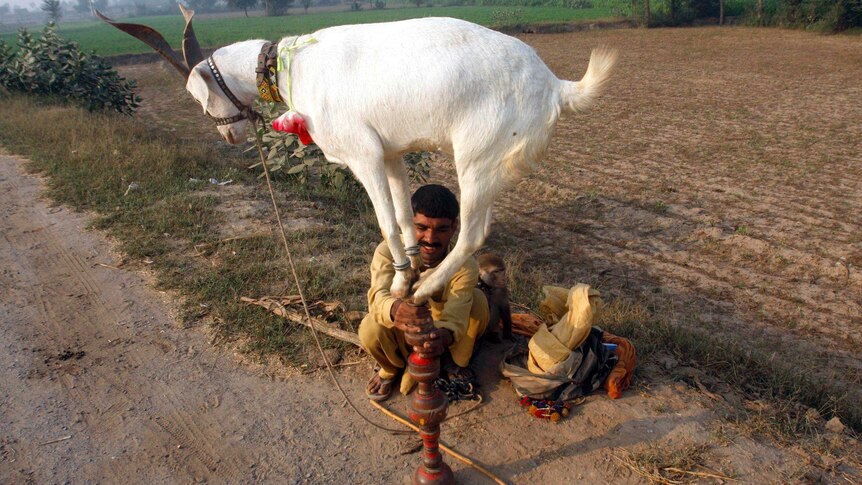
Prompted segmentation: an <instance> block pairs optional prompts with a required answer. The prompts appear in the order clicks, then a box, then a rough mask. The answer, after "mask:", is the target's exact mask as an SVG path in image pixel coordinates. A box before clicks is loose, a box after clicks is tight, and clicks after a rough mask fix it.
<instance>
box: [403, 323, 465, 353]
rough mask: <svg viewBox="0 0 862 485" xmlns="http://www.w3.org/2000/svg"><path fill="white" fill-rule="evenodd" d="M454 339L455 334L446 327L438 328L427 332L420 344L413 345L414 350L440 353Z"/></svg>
mask: <svg viewBox="0 0 862 485" xmlns="http://www.w3.org/2000/svg"><path fill="white" fill-rule="evenodd" d="M453 341H455V335H454V334H453V333H452V331H451V330H449V329H448V328H438V329H435V330H434V331H433V332H431V333H429V334H427V336H426V338H425V339H424V342H423V343H422V346H421V347H419V346H414V347H413V351H414V352H424V353H427V354H442V353H443V352H445V351H446V349H448V348H449V346H450V345H452V342H453Z"/></svg>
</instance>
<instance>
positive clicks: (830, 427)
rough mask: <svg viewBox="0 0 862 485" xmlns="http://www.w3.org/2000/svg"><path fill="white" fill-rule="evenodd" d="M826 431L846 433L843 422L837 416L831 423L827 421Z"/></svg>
mask: <svg viewBox="0 0 862 485" xmlns="http://www.w3.org/2000/svg"><path fill="white" fill-rule="evenodd" d="M826 431H829V432H830V433H836V434H841V433H843V432H844V423H842V422H841V420H840V419H838V416H835V417H834V418H832V419H830V420H829V421H826Z"/></svg>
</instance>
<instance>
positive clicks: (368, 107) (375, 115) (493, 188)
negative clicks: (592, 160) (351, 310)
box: [115, 12, 616, 301]
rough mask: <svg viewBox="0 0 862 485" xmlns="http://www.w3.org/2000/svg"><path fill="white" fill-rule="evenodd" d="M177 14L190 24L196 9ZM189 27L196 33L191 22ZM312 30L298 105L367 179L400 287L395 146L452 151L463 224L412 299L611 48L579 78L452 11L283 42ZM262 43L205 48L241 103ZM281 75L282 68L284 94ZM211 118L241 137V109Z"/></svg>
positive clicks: (406, 212) (439, 277)
mask: <svg viewBox="0 0 862 485" xmlns="http://www.w3.org/2000/svg"><path fill="white" fill-rule="evenodd" d="M184 14H185V15H186V19H187V29H188V30H190V21H191V16H192V15H193V12H192V13H191V14H189V12H184ZM115 25H117V26H118V27H119V26H120V24H116V23H115ZM126 25H128V24H126ZM121 28H122V27H121ZM124 30H126V31H128V30H127V29H124ZM130 33H131V32H130ZM185 37H186V41H189V42H190V43H192V42H193V43H194V45H196V41H194V33H193V31H192V32H191V35H190V36H189V35H188V31H187V35H186V36H185ZM309 37H313V38H314V39H315V40H316V42H313V43H309V44H308V45H305V46H303V47H301V48H299V49H297V50H296V51H295V52H294V54H293V58H292V60H291V69H290V73H289V76H290V77H291V80H292V93H290V94H292V99H293V103H294V105H295V106H294V109H295V110H296V111H297V112H299V113H300V114H301V115H302V116H303V117H304V118H305V120H306V121H307V124H308V131H309V133H310V134H311V136H312V137H313V138H314V141H315V143H316V144H317V146H318V147H320V149H321V150H322V151H323V153H324V154H325V156H326V158H327V159H328V160H330V161H332V162H335V163H339V164H343V165H346V166H348V167H349V168H350V170H351V171H352V172H353V174H354V175H355V176H356V178H357V179H358V180H359V181H360V182H361V183H362V185H363V186H364V187H365V189H366V190H367V191H368V195H369V196H370V198H371V201H372V203H373V204H374V210H375V212H376V214H377V221H378V223H379V224H380V228H381V230H382V232H383V234H384V237H385V239H386V241H387V243H388V245H389V248H390V250H391V251H392V255H393V257H394V260H395V262H396V263H400V264H398V265H396V269H399V270H398V271H397V273H396V276H395V279H394V281H393V283H392V288H391V291H392V294H393V295H394V296H396V297H404V296H406V295H407V294H408V292H409V289H410V288H409V285H410V283H411V281H412V279H413V276H414V274H415V273H414V271H415V270H416V269H417V268H418V266H419V264H420V262H421V260H420V258H419V257H418V252H417V251H415V250H414V249H411V248H415V247H416V244H417V241H416V237H415V234H414V230H413V211H412V209H411V205H410V190H409V184H408V177H407V171H406V168H405V166H404V163H403V161H402V160H401V157H402V155H404V154H406V153H409V152H413V151H418V150H441V151H443V152H445V153H447V154H448V155H450V156H451V157H452V158H453V160H454V161H455V169H456V171H457V173H458V184H459V186H460V189H461V201H460V205H461V213H460V221H461V230H460V235H459V237H458V241H457V243H456V244H455V246H454V248H453V249H452V251H451V252H450V253H449V254H448V256H447V257H446V258H445V260H444V261H443V262H442V263H441V264H440V265H439V266H438V267H437V269H436V271H435V272H434V273H433V274H431V275H430V276H429V277H428V278H427V279H425V280H424V282H423V283H422V284H421V285H420V286H419V288H418V289H417V290H416V292H415V295H414V299H415V300H416V301H425V300H426V299H427V298H428V297H429V296H430V295H432V294H434V293H435V292H436V291H438V290H439V289H441V288H442V287H443V286H444V285H445V284H446V282H447V281H448V280H449V278H450V277H451V276H452V274H454V273H455V272H456V271H457V270H458V268H460V267H461V265H462V264H463V263H464V261H465V260H466V259H467V258H468V257H469V256H470V255H471V254H473V253H474V252H475V251H476V250H477V249H479V248H480V247H481V245H482V243H483V242H484V240H485V237H486V236H487V234H488V231H489V228H490V224H491V209H492V207H491V206H492V203H493V202H494V199H495V198H496V197H497V195H498V194H500V192H501V191H503V190H505V189H506V188H508V187H511V186H512V185H513V184H514V183H515V182H516V181H518V180H519V179H520V178H521V177H523V176H524V175H525V174H527V173H529V172H530V171H531V170H532V169H533V168H534V166H535V163H536V162H538V160H539V159H540V158H541V157H542V155H543V154H544V152H545V150H546V148H547V146H548V143H549V141H550V139H551V134H552V131H553V129H554V126H555V125H556V123H557V119H558V117H559V115H560V112H561V111H574V110H577V109H580V108H584V107H586V106H587V105H588V104H589V103H590V101H592V100H593V99H594V98H595V97H596V96H597V95H598V93H599V91H600V89H601V87H602V86H603V85H604V83H605V81H606V80H607V79H608V77H609V76H610V73H611V69H612V67H613V65H614V62H615V60H616V53H615V52H612V51H606V50H594V51H593V53H592V56H591V58H590V63H589V66H588V68H587V72H586V74H585V75H584V77H583V78H582V79H581V81H580V82H571V81H564V80H560V79H557V77H556V76H554V74H553V73H552V72H551V71H550V70H549V69H548V67H547V66H545V64H544V63H543V62H542V60H541V59H540V58H539V56H538V55H537V54H536V52H535V51H534V50H533V49H532V48H531V47H529V46H528V45H526V44H525V43H523V42H521V41H520V40H518V39H515V38H513V37H510V36H507V35H504V34H501V33H499V32H495V31H493V30H490V29H487V28H484V27H481V26H479V25H475V24H472V23H469V22H465V21H463V20H457V19H452V18H424V19H415V20H405V21H400V22H391V23H380V24H366V25H348V26H341V27H331V28H327V29H323V30H319V31H317V32H315V33H313V34H310V35H308V36H301V37H300V38H299V39H296V38H295V37H286V38H284V39H282V40H281V41H280V43H279V52H282V49H281V48H282V47H287V46H291V45H294V43H296V44H297V45H302V44H303V43H304V42H305V41H306V40H307V39H308V38H309ZM142 40H143V39H142ZM145 41H146V40H145ZM148 43H149V42H148ZM184 44H185V42H184ZM264 44H265V41H263V40H249V41H245V42H237V43H235V44H231V45H228V46H226V47H222V48H220V49H218V50H216V51H215V52H214V53H213V55H212V59H213V61H214V62H215V64H217V66H218V70H220V71H221V75H222V77H223V78H224V82H225V83H226V85H227V87H228V88H229V91H232V92H233V94H234V95H235V97H236V98H237V99H238V100H239V102H240V103H241V104H242V105H244V106H249V105H251V104H252V103H253V102H254V100H255V99H256V98H257V96H258V90H257V83H256V79H255V68H256V67H257V61H258V54H259V53H260V52H261V48H262V47H263V45H264ZM150 45H152V44H150ZM184 47H185V45H184ZM169 60H170V58H169ZM197 60H198V59H197V58H196V57H195V56H194V55H192V56H191V60H190V56H189V54H188V53H187V54H186V61H187V63H188V67H189V68H190V69H189V74H188V81H187V84H186V89H187V90H188V91H189V92H190V93H191V94H192V96H194V98H195V99H196V100H197V101H198V102H199V103H200V104H201V106H203V109H204V111H205V112H206V113H208V114H209V115H210V116H212V117H214V118H227V117H231V116H234V115H237V112H238V111H239V108H238V107H237V106H236V103H234V102H232V101H231V100H230V99H228V97H227V96H226V95H225V93H224V91H223V89H222V88H220V87H219V85H218V84H217V83H216V81H215V80H214V78H213V71H212V70H211V69H210V68H209V67H208V66H207V63H206V62H196V61H197ZM175 61H176V59H175ZM175 65H176V64H175ZM192 66H193V67H192ZM286 79H287V75H285V74H284V73H281V74H280V75H279V80H278V86H279V88H280V90H281V92H282V93H283V95H284V96H285V97H286V96H287V95H288V94H287V83H286ZM218 130H219V132H220V133H221V134H222V136H223V137H224V139H225V140H227V141H228V142H229V143H238V142H240V141H242V140H244V139H245V133H246V120H240V121H236V122H232V123H230V124H224V125H222V126H218ZM402 238H403V241H402ZM405 247H406V248H408V251H405ZM408 252H409V253H411V254H409V261H410V263H411V264H410V266H409V267H408V266H407V261H408V254H407V253H408Z"/></svg>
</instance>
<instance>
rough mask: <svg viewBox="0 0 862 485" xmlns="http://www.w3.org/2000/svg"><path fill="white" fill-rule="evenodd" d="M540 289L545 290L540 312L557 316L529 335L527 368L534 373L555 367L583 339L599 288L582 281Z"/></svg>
mask: <svg viewBox="0 0 862 485" xmlns="http://www.w3.org/2000/svg"><path fill="white" fill-rule="evenodd" d="M542 291H543V292H544V293H545V300H544V301H542V303H541V304H540V307H541V309H542V311H543V313H546V312H547V314H548V315H554V316H556V315H560V317H559V321H558V322H557V323H556V324H554V325H553V326H552V327H551V328H550V329H549V328H548V327H547V325H542V326H541V327H539V330H538V331H537V332H536V334H535V335H533V337H532V338H531V339H530V343H529V345H528V348H529V350H530V355H529V356H528V358H527V369H528V370H529V371H530V372H532V373H534V374H545V373H549V372H554V371H556V370H558V366H559V365H560V364H561V363H563V362H564V361H565V360H566V359H568V358H569V356H570V355H571V351H572V350H574V349H576V348H578V347H580V346H581V344H583V343H584V340H586V339H587V336H588V335H589V333H590V329H591V328H593V320H594V319H595V316H596V314H597V313H598V311H599V309H600V308H601V305H602V300H601V298H600V297H599V291H598V290H594V289H592V288H590V286H589V285H585V284H583V283H578V284H577V285H575V286H574V287H572V288H571V289H570V290H568V291H567V290H566V289H565V288H559V287H555V286H545V287H543V288H542ZM563 302H565V303H563Z"/></svg>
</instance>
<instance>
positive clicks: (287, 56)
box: [278, 35, 317, 111]
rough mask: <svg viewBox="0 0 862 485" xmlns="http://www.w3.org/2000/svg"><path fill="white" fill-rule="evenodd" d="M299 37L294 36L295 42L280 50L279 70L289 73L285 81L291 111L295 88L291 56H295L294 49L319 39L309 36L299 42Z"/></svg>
mask: <svg viewBox="0 0 862 485" xmlns="http://www.w3.org/2000/svg"><path fill="white" fill-rule="evenodd" d="M299 37H300V36H298V35H297V36H296V37H294V38H293V42H291V43H290V45H289V46H284V47H282V48H281V49H280V50H279V51H278V71H279V72H285V74H286V75H287V80H286V81H285V82H286V84H287V109H289V110H291V111H292V110H293V89H291V79H290V63H291V58H292V57H293V51H295V50H297V49H299V48H301V47H305V46H307V45H309V44H313V43H315V42H317V39H315V38H314V37H308V38H307V39H305V40H304V41H302V42H300V43H297V41H298V40H299Z"/></svg>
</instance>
